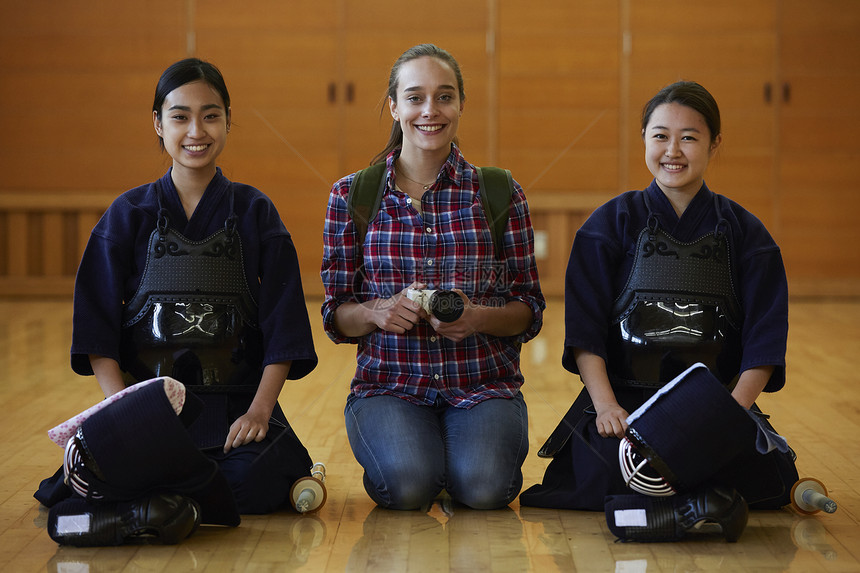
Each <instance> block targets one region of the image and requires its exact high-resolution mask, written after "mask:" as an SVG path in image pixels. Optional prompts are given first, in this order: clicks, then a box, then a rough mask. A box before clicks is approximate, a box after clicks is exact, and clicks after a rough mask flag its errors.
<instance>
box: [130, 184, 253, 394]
mask: <svg viewBox="0 0 860 573" xmlns="http://www.w3.org/2000/svg"><path fill="white" fill-rule="evenodd" d="M158 193H159V195H158V202H159V214H158V223H157V225H156V228H155V230H154V231H153V232H152V234H151V235H150V237H149V247H148V251H147V256H146V267H145V268H144V271H143V275H142V277H141V280H140V285H139V286H138V289H137V292H135V294H134V296H133V297H132V298H131V300H130V301H128V303H127V304H126V305H125V306H124V308H123V357H122V366H123V369H124V370H125V371H126V373H127V374H128V375H130V376H131V378H133V380H128V379H127V380H126V383H127V384H129V383H134V382H137V381H141V380H147V379H150V378H155V377H157V376H171V377H173V378H176V379H177V380H179V381H180V382H182V383H183V384H185V385H186V386H188V387H190V388H191V389H192V390H195V391H198V392H199V391H207V390H208V391H230V392H235V391H243V390H244V391H252V390H254V389H256V385H257V383H258V382H259V375H260V368H261V366H260V364H261V361H262V337H261V334H260V331H259V329H258V325H257V303H256V301H255V300H254V298H253V296H252V295H251V292H250V290H249V288H248V283H247V280H246V278H245V276H246V275H245V265H244V261H243V253H242V243H241V240H240V238H239V233H238V231H237V229H236V216H235V214H234V213H233V192H232V190H230V215H229V216H228V218H227V220H226V221H225V223H224V228H223V229H221V230H219V231H217V232H216V233H214V234H212V235H211V236H209V237H207V238H206V239H203V240H202V241H192V240H190V239H187V238H186V237H184V236H183V235H182V234H180V233H178V232H177V231H176V230H174V229H172V228H170V225H169V219H168V216H167V211H166V209H164V208H163V206H162V198H161V191H160V190H159V191H158Z"/></svg>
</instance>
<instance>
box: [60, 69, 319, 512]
mask: <svg viewBox="0 0 860 573" xmlns="http://www.w3.org/2000/svg"><path fill="white" fill-rule="evenodd" d="M231 119H232V112H231V107H230V96H229V93H228V91H227V87H226V85H225V82H224V79H223V77H222V75H221V73H220V71H219V70H218V69H217V68H216V67H215V66H214V65H212V64H210V63H207V62H204V61H200V60H198V59H193V58H192V59H186V60H182V61H179V62H176V63H175V64H173V65H171V66H170V67H169V68H168V69H167V70H165V71H164V73H163V74H162V76H161V78H160V80H159V82H158V86H157V88H156V91H155V99H154V103H153V106H152V121H153V124H154V128H155V132H156V134H157V135H158V138H159V142H160V145H161V147H162V150H163V151H165V152H166V153H167V154H168V155H169V156H170V157H171V159H172V166H171V167H170V169H168V171H167V173H166V174H165V175H164V176H163V177H162V178H160V179H159V180H157V181H154V182H152V183H148V184H146V185H142V186H140V187H137V188H134V189H132V190H130V191H127V192H125V193H123V194H122V195H121V196H119V197H118V198H117V199H116V200H115V201H114V202H113V204H112V205H111V206H110V208H109V209H108V210H107V212H106V213H105V214H104V216H103V217H102V218H101V220H100V221H99V223H98V224H97V225H96V227H95V228H94V229H93V231H92V235H91V237H90V239H89V243H88V245H87V247H86V250H85V252H84V254H83V258H82V260H81V264H80V267H79V269H78V274H77V280H76V284H75V298H74V324H73V330H74V331H73V339H72V348H71V362H72V368H73V369H74V371H75V372H77V373H78V374H81V375H91V374H95V376H96V379H97V381H98V383H99V385H100V387H101V389H102V390H103V392H104V394H105V396H106V397H107V396H111V395H112V394H114V393H116V392H118V391H120V390H122V389H123V388H125V387H126V386H127V385H131V384H134V383H136V382H138V381H143V380H147V379H150V378H155V377H160V376H170V377H173V378H175V379H177V380H179V381H180V382H182V383H183V384H185V386H186V387H187V389H188V390H189V391H191V392H193V393H194V395H195V396H197V397H199V398H200V399H201V400H202V401H203V404H204V405H203V408H202V414H201V415H200V416H199V417H198V418H197V420H196V421H195V422H194V423H193V424H192V425H191V427H190V432H191V435H192V437H193V439H194V442H195V443H196V444H197V446H198V447H199V448H201V449H202V450H203V451H204V452H205V453H206V454H207V455H208V456H209V457H210V458H211V459H214V460H215V461H216V462H217V463H218V464H219V466H220V468H221V471H222V473H223V474H224V476H225V477H226V478H227V481H228V482H229V484H230V487H231V489H232V491H233V494H234V497H235V499H236V505H237V507H238V510H239V512H240V513H267V512H271V511H274V510H276V509H278V508H280V507H283V506H284V504H285V502H286V501H287V500H288V497H289V495H290V486H291V485H292V484H293V482H294V481H295V480H296V479H298V478H299V477H301V476H304V475H309V471H310V467H311V465H312V462H311V459H310V457H309V455H308V453H307V451H306V450H305V448H304V446H303V445H302V444H301V442H300V440H299V439H298V438H297V437H296V435H295V434H294V432H293V430H292V429H291V428H290V425H289V423H288V422H287V420H286V418H285V416H284V413H283V411H282V410H281V408H280V406H279V405H278V396H279V395H280V392H281V390H282V388H283V385H284V383H285V380H287V379H298V378H301V377H303V376H305V375H307V374H308V373H309V372H311V370H313V369H314V367H315V366H316V364H317V356H316V354H315V351H314V346H313V338H312V336H311V330H310V322H309V319H308V315H307V309H306V306H305V300H304V294H303V292H302V283H301V278H300V275H299V267H298V260H297V256H296V250H295V248H294V246H293V242H292V239H291V237H290V234H289V232H288V231H287V229H286V228H285V227H284V224H283V222H282V221H281V218H280V216H279V214H278V212H277V210H276V209H275V206H274V204H273V203H272V201H271V200H270V199H269V198H268V197H267V196H266V195H264V194H263V193H262V192H260V191H259V190H257V189H255V188H254V187H251V186H249V185H244V184H241V183H235V182H232V181H230V180H228V179H227V178H226V177H225V176H224V175H223V173H222V172H221V170H220V168H218V167H217V166H216V160H217V159H218V157H219V155H220V154H221V152H222V151H223V149H224V147H225V144H226V142H227V134H228V133H229V132H230V127H231Z"/></svg>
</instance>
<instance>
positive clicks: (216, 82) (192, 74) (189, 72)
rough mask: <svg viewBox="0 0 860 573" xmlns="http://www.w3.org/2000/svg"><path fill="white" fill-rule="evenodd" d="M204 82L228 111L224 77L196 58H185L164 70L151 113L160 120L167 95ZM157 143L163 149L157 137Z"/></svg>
mask: <svg viewBox="0 0 860 573" xmlns="http://www.w3.org/2000/svg"><path fill="white" fill-rule="evenodd" d="M201 80H202V81H204V82H206V83H207V84H209V85H210V86H212V88H213V89H214V90H215V91H216V92H218V94H219V95H220V96H221V99H222V100H224V109H225V111H226V110H229V109H230V93H229V92H228V91H227V84H226V83H225V82H224V76H222V75H221V71H220V70H219V69H218V68H217V67H216V66H215V65H214V64H210V63H209V62H204V61H203V60H199V59H197V58H186V59H184V60H179V61H178V62H176V63H175V64H172V65H171V66H170V67H169V68H167V69H166V70H164V73H162V74H161V78H159V80H158V85H157V86H155V99H154V100H153V102H152V111H154V112H155V113H156V115H157V117H158V119H159V120H161V107H162V106H163V105H164V100H165V99H167V94H169V93H170V92H172V91H173V90H175V89H176V88H179V87H182V86H184V85H185V84H190V83H191V82H199V81H201ZM158 143H159V145H160V146H161V149H164V140H163V139H162V138H161V136H158Z"/></svg>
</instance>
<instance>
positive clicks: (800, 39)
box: [0, 0, 860, 294]
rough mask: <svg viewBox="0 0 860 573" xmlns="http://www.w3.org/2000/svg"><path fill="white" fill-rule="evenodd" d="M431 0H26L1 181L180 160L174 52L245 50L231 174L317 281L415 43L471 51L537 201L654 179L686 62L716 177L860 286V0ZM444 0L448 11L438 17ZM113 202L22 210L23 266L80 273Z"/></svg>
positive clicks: (110, 175)
mask: <svg viewBox="0 0 860 573" xmlns="http://www.w3.org/2000/svg"><path fill="white" fill-rule="evenodd" d="M421 10H428V11H430V10H431V7H429V5H428V6H423V5H420V6H419V5H415V6H412V5H408V6H398V5H391V4H385V3H379V2H370V1H358V0H356V1H352V0H290V1H289V2H282V1H280V0H260V1H259V2H252V3H245V4H243V5H242V6H241V7H239V6H237V5H236V3H235V2H231V1H229V0H206V1H205V2H203V1H201V0H184V1H179V2H177V1H176V0H143V1H141V2H135V3H116V2H106V1H99V2H91V3H74V4H70V3H67V2H62V1H60V0H33V1H32V2H27V3H16V4H15V5H14V8H13V7H11V6H10V7H7V9H5V10H4V11H3V15H2V18H0V119H2V121H3V125H4V137H3V139H2V140H0V172H2V173H3V181H2V183H0V194H2V193H7V192H9V191H14V192H25V193H29V192H32V193H37V194H46V196H47V195H50V196H51V197H54V198H57V197H62V196H63V195H62V194H63V193H69V194H74V195H75V196H77V195H80V196H81V197H84V198H85V199H86V197H87V196H88V194H89V193H92V192H100V191H104V192H106V194H107V195H116V194H118V193H120V192H122V191H124V190H126V189H128V188H130V187H133V186H136V185H139V184H141V183H144V182H147V181H151V180H153V179H155V178H157V177H159V176H160V175H161V174H163V173H164V171H165V170H166V169H167V167H168V166H169V164H170V161H169V157H168V156H166V155H164V154H162V153H160V151H159V149H158V146H157V140H156V138H155V135H154V133H153V130H152V121H151V113H150V106H151V101H152V93H153V91H154V87H155V83H156V81H157V79H158V76H159V74H160V73H161V71H162V70H163V69H164V67H166V65H168V64H169V63H171V62H173V61H175V60H177V59H180V58H182V57H185V56H186V55H189V54H194V55H198V56H200V57H203V58H206V59H210V60H212V61H214V62H215V63H216V64H218V65H219V66H220V67H221V68H222V70H223V71H224V73H225V76H226V78H227V82H228V86H229V87H230V90H231V94H232V96H233V114H234V115H233V121H234V124H233V125H234V126H233V130H232V131H231V134H230V139H229V141H228V145H227V148H226V150H225V153H224V155H223V158H222V162H221V165H222V168H223V169H224V172H225V174H227V176H228V177H230V178H232V179H235V180H237V181H242V182H246V183H249V184H252V185H255V186H258V187H259V188H260V189H262V190H263V191H264V192H266V193H267V194H269V195H270V196H271V197H272V198H273V200H274V201H275V203H276V205H277V206H278V208H279V210H280V211H281V214H282V216H283V218H284V220H285V223H286V224H287V226H288V228H290V230H291V231H292V232H293V235H294V238H295V240H296V243H297V246H298V247H299V252H300V253H301V257H302V261H301V264H302V270H303V276H304V278H305V282H306V284H307V285H308V291H309V293H311V294H318V293H319V292H321V287H320V285H319V278H318V268H319V257H320V254H321V244H320V232H321V227H322V216H323V213H324V209H325V203H326V201H327V198H328V192H329V188H330V186H331V184H332V182H333V181H334V180H336V179H337V178H339V177H341V176H342V175H344V174H346V173H349V172H351V171H354V170H355V169H358V168H360V167H362V166H364V165H365V164H366V163H367V161H368V160H369V159H370V157H371V156H372V155H374V154H375V152H376V151H377V150H378V149H379V148H380V147H381V146H382V145H383V144H384V141H385V139H386V138H387V133H388V130H389V127H390V118H389V116H388V115H387V112H385V113H383V115H382V117H380V115H379V110H380V107H379V106H380V103H381V102H382V100H383V95H384V91H385V87H386V83H387V74H388V70H389V68H390V66H391V64H392V63H393V61H394V59H395V58H396V57H397V56H398V55H399V54H400V53H401V52H402V51H403V50H404V49H405V48H407V47H409V46H411V45H413V44H416V43H419V42H425V41H430V42H434V43H437V44H439V45H440V46H442V47H444V48H446V49H448V50H449V51H451V52H452V53H453V54H454V55H455V57H457V58H458V60H459V61H460V63H461V65H462V67H463V72H464V76H465V80H466V90H467V102H466V111H465V113H464V116H463V120H462V123H461V131H460V136H461V145H462V148H463V150H464V152H465V153H466V156H467V158H469V159H470V160H471V161H472V162H474V163H477V164H489V163H494V164H497V165H502V166H504V167H507V168H510V169H511V170H512V171H513V173H514V176H515V177H516V178H517V180H518V181H519V182H520V183H521V184H522V185H523V186H524V187H526V189H527V191H528V193H529V197H530V200H534V201H536V202H538V203H539V202H541V201H543V200H545V198H546V197H552V196H556V195H557V196H559V197H565V198H568V197H569V196H568V194H571V193H572V194H573V195H574V196H580V195H583V196H584V195H588V194H590V193H594V192H598V193H602V194H606V196H611V195H613V194H616V193H618V192H620V191H625V190H627V189H634V188H642V187H643V186H644V185H645V184H647V182H648V181H650V179H651V176H650V174H649V173H648V172H647V169H645V166H644V161H643V158H642V142H641V138H640V137H639V117H638V116H639V112H640V110H641V106H642V104H644V102H645V101H646V100H647V99H648V98H649V97H650V96H651V95H652V94H653V93H654V92H655V91H656V90H657V89H659V88H660V87H662V86H663V85H665V84H666V83H669V82H671V81H674V80H676V79H680V78H689V79H696V80H698V81H701V82H702V83H703V84H704V85H706V87H708V88H709V89H710V90H711V91H712V92H713V93H714V94H715V96H716V97H717V100H718V102H719V103H720V106H721V108H722V111H723V118H724V130H723V131H724V133H723V135H724V141H723V147H722V149H721V151H720V154H719V155H718V157H717V159H716V160H715V161H714V162H713V163H712V166H711V168H710V170H709V172H708V174H707V180H708V183H709V184H710V185H711V186H712V187H713V188H714V189H715V190H717V191H719V192H721V193H724V194H726V195H728V196H730V197H732V198H734V199H736V200H738V201H739V202H741V203H742V204H743V205H745V206H747V207H748V208H749V209H750V210H751V211H753V212H754V213H756V214H757V215H758V216H759V217H760V218H761V219H762V220H763V221H764V222H765V224H766V225H767V226H768V228H769V229H771V231H772V232H773V233H774V235H775V236H776V237H777V239H778V241H779V242H780V244H781V245H782V246H783V251H784V253H785V256H786V262H787V265H788V266H789V271H790V279H791V282H792V284H793V285H798V284H802V285H803V289H802V290H803V292H808V293H816V292H819V293H820V292H836V291H839V292H842V293H844V292H849V293H851V292H853V293H855V294H857V293H860V270H858V269H860V259H858V258H857V257H860V254H857V255H855V254H854V251H851V250H850V249H847V248H845V245H846V244H856V243H857V242H858V240H860V236H858V231H857V230H856V227H857V226H856V225H852V217H851V214H853V213H856V212H858V208H860V205H858V201H860V181H858V177H860V175H858V172H857V170H856V169H855V168H853V166H854V165H857V164H860V156H858V151H857V150H856V146H854V145H853V140H852V139H853V134H854V133H856V132H857V131H858V127H860V112H858V111H857V110H858V108H857V106H856V102H857V101H860V44H858V43H857V42H856V39H855V37H856V31H857V30H858V29H860V4H858V3H857V2H856V1H854V0H823V1H822V2H819V3H815V4H810V3H808V2H803V1H801V0H779V1H778V0H727V1H726V2H721V3H719V4H714V3H690V2H686V1H683V0H666V1H665V2H664V3H662V4H661V5H660V7H659V9H655V7H654V6H653V5H652V4H650V3H648V2H637V1H635V0H612V1H609V2H607V1H606V0H548V1H546V2H541V3H539V4H535V3H529V2H523V1H521V0H486V1H485V2H466V3H463V2H460V1H458V0H442V1H440V2H436V3H434V4H433V5H432V13H431V12H428V14H429V15H428V17H427V18H425V17H423V14H422V13H421ZM438 15H442V16H444V18H443V20H444V23H445V25H444V26H428V21H429V20H432V19H434V18H436V16H438ZM451 15H455V17H454V16H451ZM418 16H421V17H418ZM825 63H826V65H825ZM783 85H787V86H788V87H789V96H790V97H789V98H788V99H787V100H786V101H783V100H782V97H783V92H782V88H783ZM767 86H769V87H770V89H771V100H770V101H767V100H766V99H765V97H764V93H765V88H766V87H767ZM348 93H351V97H348V95H347V94H348ZM555 215H556V216H555V217H554V218H553V217H550V216H549V215H547V217H546V218H545V219H541V220H542V221H544V220H545V221H546V225H547V228H548V229H549V228H552V229H563V228H567V229H568V231H569V230H570V229H571V228H574V227H575V226H576V223H575V216H574V215H568V217H574V219H566V223H565V224H560V223H559V222H558V221H560V220H561V217H562V216H561V215H560V214H555ZM577 216H578V215H577ZM541 217H543V215H541ZM97 218H98V215H97V214H96V213H94V212H92V211H87V210H85V212H81V213H78V214H71V213H69V212H65V211H64V212H62V213H61V214H59V215H58V214H57V211H54V212H53V214H48V215H44V216H43V215H34V216H31V215H25V214H22V213H20V212H16V213H11V212H10V213H7V212H4V213H0V228H2V229H3V230H4V232H3V233H0V234H2V235H3V237H0V247H2V252H3V253H4V257H3V260H0V270H2V274H3V277H6V276H8V274H9V272H10V271H14V272H16V273H19V276H23V275H28V274H30V273H36V274H44V273H48V274H54V273H56V272H57V271H58V268H61V269H62V271H61V272H62V274H63V275H64V276H67V275H69V273H70V272H71V273H73V270H74V267H75V266H76V264H75V262H74V261H73V259H74V257H69V256H68V254H65V255H63V256H59V255H57V254H56V252H57V249H58V248H60V247H61V246H62V247H63V248H66V249H68V248H69V247H68V245H69V244H72V245H74V249H73V250H77V251H79V250H80V249H81V248H82V247H83V244H84V242H85V236H86V233H84V231H86V232H87V233H88V230H89V228H91V227H92V225H93V224H94V223H95V221H96V220H97ZM550 221H556V222H554V223H550ZM541 224H543V223H541ZM565 225H567V227H565ZM60 228H62V230H61V231H60V230H59V229H60ZM10 229H14V231H13V233H14V234H13V236H14V237H15V240H16V241H18V240H19V239H18V237H19V236H21V235H20V233H24V235H23V236H27V237H31V236H32V242H34V245H33V247H34V248H35V250H34V251H31V252H29V254H15V253H11V252H10V248H9V245H8V244H4V243H3V241H7V242H8V241H9V240H10V239H9V238H8V237H7V236H6V235H7V232H8V231H9V230H10ZM566 232H567V231H565V232H563V233H562V234H564V233H566ZM43 233H45V234H43ZM57 233H60V234H59V235H58V234H57ZM34 234H35V235H34ZM58 237H59V238H58ZM569 238H570V237H567V238H563V237H557V238H556V237H554V239H553V240H558V241H561V242H565V241H567V240H568V239H569ZM568 248H569V244H567V245H565V249H568ZM33 253H36V254H33ZM846 253H847V254H846ZM70 259H71V262H70ZM541 264H542V266H543V267H546V265H547V264H548V263H546V262H544V263H541ZM0 278H2V277H0ZM27 280H28V281H29V280H30V279H27ZM8 284H9V283H8V281H7V282H6V283H4V285H6V286H8ZM21 284H22V285H26V286H23V287H21V289H20V290H22V291H25V290H26V288H27V287H28V286H31V283H29V282H27V281H24V282H22V283H21ZM69 284H70V283H69ZM816 284H818V285H824V287H823V290H822V289H821V288H818V287H816ZM833 285H837V286H835V287H833ZM845 285H848V286H847V287H846V286H845ZM852 285H855V286H852ZM831 287H833V288H831ZM4 288H5V287H4ZM39 288H41V287H39ZM63 288H65V287H63ZM852 289H853V290H852ZM5 292H8V291H5Z"/></svg>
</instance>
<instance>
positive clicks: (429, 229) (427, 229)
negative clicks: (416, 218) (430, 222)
mask: <svg viewBox="0 0 860 573" xmlns="http://www.w3.org/2000/svg"><path fill="white" fill-rule="evenodd" d="M424 230H425V231H427V232H428V233H432V232H433V229H431V228H430V227H427V228H426V229H424Z"/></svg>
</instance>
